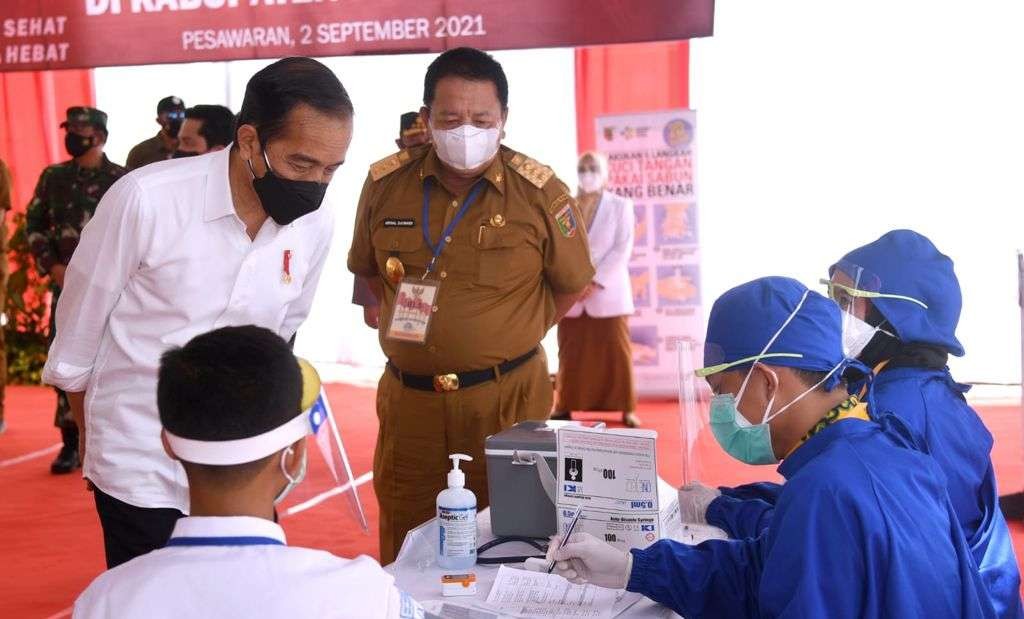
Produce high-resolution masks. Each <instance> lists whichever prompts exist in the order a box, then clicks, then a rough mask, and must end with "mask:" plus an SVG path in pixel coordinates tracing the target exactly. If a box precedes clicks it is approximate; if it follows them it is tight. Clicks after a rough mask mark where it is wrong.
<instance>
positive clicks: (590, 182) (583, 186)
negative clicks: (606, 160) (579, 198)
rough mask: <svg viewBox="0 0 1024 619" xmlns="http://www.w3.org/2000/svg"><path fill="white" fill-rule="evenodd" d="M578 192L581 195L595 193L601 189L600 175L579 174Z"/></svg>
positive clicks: (590, 173)
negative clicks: (580, 192)
mask: <svg viewBox="0 0 1024 619" xmlns="http://www.w3.org/2000/svg"><path fill="white" fill-rule="evenodd" d="M579 178H580V191H582V192H583V193H596V192H598V191H599V190H600V189H601V186H602V185H603V183H602V182H601V175H600V174H598V173H597V172H580V174H579Z"/></svg>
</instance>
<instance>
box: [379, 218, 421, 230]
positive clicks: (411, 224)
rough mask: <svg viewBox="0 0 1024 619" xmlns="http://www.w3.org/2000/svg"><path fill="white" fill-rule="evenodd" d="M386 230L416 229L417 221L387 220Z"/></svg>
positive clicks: (385, 223)
mask: <svg viewBox="0 0 1024 619" xmlns="http://www.w3.org/2000/svg"><path fill="white" fill-rule="evenodd" d="M384 227H385V228H415V227H416V220H415V219H385V220H384Z"/></svg>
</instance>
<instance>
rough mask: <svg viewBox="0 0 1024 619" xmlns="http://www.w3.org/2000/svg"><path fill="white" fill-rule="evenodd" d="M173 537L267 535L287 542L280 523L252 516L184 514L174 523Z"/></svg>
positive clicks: (283, 542)
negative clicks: (184, 515) (183, 516)
mask: <svg viewBox="0 0 1024 619" xmlns="http://www.w3.org/2000/svg"><path fill="white" fill-rule="evenodd" d="M175 537H269V538H271V539H276V540H277V541H279V542H281V543H282V544H287V543H288V541H287V540H286V539H285V537H284V529H282V528H281V525H279V524H277V523H275V522H271V521H269V520H266V519H264V518H254V517H252V516H186V517H185V518H179V519H178V522H177V523H175V525H174V532H173V533H171V538H172V539H173V538H175Z"/></svg>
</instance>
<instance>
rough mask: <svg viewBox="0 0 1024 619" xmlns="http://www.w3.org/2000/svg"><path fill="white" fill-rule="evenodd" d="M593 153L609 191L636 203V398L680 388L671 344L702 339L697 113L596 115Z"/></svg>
mask: <svg viewBox="0 0 1024 619" xmlns="http://www.w3.org/2000/svg"><path fill="white" fill-rule="evenodd" d="M595 124H596V129H597V150H599V151H601V152H603V153H605V154H606V155H607V156H608V163H609V179H608V188H609V189H610V190H611V191H614V192H615V193H617V194H619V195H621V196H625V197H627V198H630V199H631V200H633V205H634V212H635V213H636V230H635V241H634V247H633V257H632V260H631V261H630V265H629V277H630V282H631V283H632V288H633V301H634V304H635V305H636V313H635V314H634V315H633V316H632V317H631V318H630V320H629V325H630V339H631V340H632V345H633V367H634V369H635V371H636V379H637V392H638V393H639V394H640V395H654V396H673V395H675V394H676V392H677V390H678V388H679V375H678V368H677V367H676V354H675V350H676V342H677V341H679V339H680V338H687V339H689V340H691V341H694V342H697V341H699V340H700V339H701V338H702V337H703V329H704V325H703V318H702V316H703V313H702V310H701V303H702V299H701V286H700V251H699V248H700V236H699V226H698V221H699V218H698V209H697V189H696V175H695V169H694V159H695V153H696V126H697V123H696V114H695V112H694V111H693V110H665V111H660V112H648V113H639V114H622V115H616V116H601V117H598V118H597V120H596V123H595Z"/></svg>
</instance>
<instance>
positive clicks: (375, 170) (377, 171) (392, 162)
mask: <svg viewBox="0 0 1024 619" xmlns="http://www.w3.org/2000/svg"><path fill="white" fill-rule="evenodd" d="M411 159H412V157H410V156H409V151H407V150H400V151H398V152H397V153H395V154H393V155H388V156H387V157H385V158H383V159H381V160H380V161H378V162H376V163H374V164H371V165H370V178H372V179H373V180H374V182H376V181H379V180H380V179H382V178H384V177H385V176H387V175H388V174H391V173H392V172H394V171H395V170H397V169H399V168H401V167H402V166H404V165H405V164H407V163H409V161H410V160H411Z"/></svg>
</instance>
